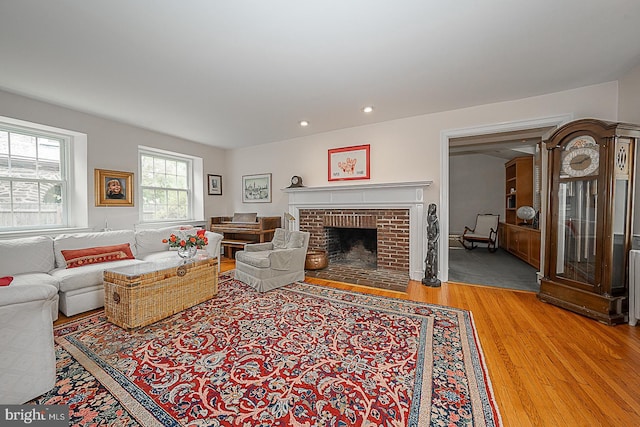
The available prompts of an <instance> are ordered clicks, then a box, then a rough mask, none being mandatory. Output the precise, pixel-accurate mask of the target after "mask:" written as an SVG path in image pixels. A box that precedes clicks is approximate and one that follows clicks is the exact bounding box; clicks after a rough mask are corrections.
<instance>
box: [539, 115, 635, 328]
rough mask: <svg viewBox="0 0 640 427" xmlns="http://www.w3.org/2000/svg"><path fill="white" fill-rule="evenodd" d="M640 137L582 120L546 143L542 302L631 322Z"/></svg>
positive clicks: (631, 130) (623, 127) (621, 127)
mask: <svg viewBox="0 0 640 427" xmlns="http://www.w3.org/2000/svg"><path fill="white" fill-rule="evenodd" d="M638 139H640V126H636V125H630V124H624V123H609V122H603V121H600V120H594V119H582V120H576V121H574V122H571V123H568V124H566V125H564V126H562V127H560V128H559V129H557V130H556V131H555V132H554V133H553V134H552V135H551V136H550V138H549V139H548V140H547V141H545V142H546V148H547V149H548V150H549V157H548V159H549V167H548V172H549V174H548V189H549V194H548V197H549V198H548V203H547V206H548V211H547V217H546V219H547V221H546V224H547V226H546V246H545V249H546V250H545V266H544V278H543V279H542V282H541V286H540V292H539V293H538V298H539V299H540V300H542V301H545V302H548V303H551V304H555V305H558V306H560V307H563V308H565V309H568V310H571V311H574V312H577V313H580V314H583V315H585V316H588V317H591V318H593V319H597V320H599V321H602V322H605V323H607V324H616V323H622V322H624V321H625V318H626V316H627V313H628V301H627V297H628V289H629V286H628V283H629V280H628V279H629V278H628V255H629V250H630V249H631V231H632V230H631V226H632V217H631V214H632V210H631V202H632V195H633V171H634V150H635V147H636V143H637V141H638Z"/></svg>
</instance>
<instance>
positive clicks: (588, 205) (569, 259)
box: [556, 135, 600, 285]
mask: <svg viewBox="0 0 640 427" xmlns="http://www.w3.org/2000/svg"><path fill="white" fill-rule="evenodd" d="M556 173H557V174H558V175H557V177H558V194H557V197H558V199H557V206H558V224H557V229H558V233H557V236H556V239H557V242H556V248H557V259H556V275H557V276H560V277H564V278H566V279H570V280H574V281H577V282H582V283H586V284H590V285H593V284H595V270H596V242H597V240H596V230H597V223H598V220H599V218H598V215H597V212H598V176H599V173H600V146H599V145H598V144H597V143H596V141H595V140H594V139H593V138H592V137H591V136H589V135H584V136H579V137H577V138H574V139H572V140H571V141H569V142H568V143H566V144H565V145H564V147H563V148H562V151H561V152H560V167H559V171H557V172H556Z"/></svg>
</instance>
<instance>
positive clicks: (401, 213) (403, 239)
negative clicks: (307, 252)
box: [299, 209, 409, 273]
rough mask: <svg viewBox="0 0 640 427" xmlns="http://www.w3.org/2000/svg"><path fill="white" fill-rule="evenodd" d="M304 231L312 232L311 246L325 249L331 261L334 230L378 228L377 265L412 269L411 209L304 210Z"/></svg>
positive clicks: (302, 220) (301, 227) (404, 270)
mask: <svg viewBox="0 0 640 427" xmlns="http://www.w3.org/2000/svg"><path fill="white" fill-rule="evenodd" d="M299 217H300V230H301V231H308V232H309V233H310V234H311V236H310V238H309V249H322V250H326V251H328V253H329V259H330V260H331V259H332V258H333V257H334V256H335V254H334V253H332V252H333V251H332V248H333V247H335V245H333V244H332V237H333V235H334V234H333V233H332V230H334V229H370V230H375V231H376V233H375V234H376V266H377V268H380V269H389V270H397V271H402V272H405V273H408V272H409V210H408V209H300V210H299Z"/></svg>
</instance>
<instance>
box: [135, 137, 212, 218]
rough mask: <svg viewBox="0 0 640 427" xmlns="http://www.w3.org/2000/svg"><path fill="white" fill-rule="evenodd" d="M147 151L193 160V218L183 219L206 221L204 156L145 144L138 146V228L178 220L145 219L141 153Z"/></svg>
mask: <svg viewBox="0 0 640 427" xmlns="http://www.w3.org/2000/svg"><path fill="white" fill-rule="evenodd" d="M144 152H147V153H150V154H157V155H160V156H168V157H178V158H182V159H185V160H190V161H191V167H192V170H191V177H190V179H191V189H192V193H193V194H192V201H191V216H192V218H190V219H187V220H185V221H183V222H184V223H185V224H193V223H194V222H195V221H198V222H201V221H204V178H203V177H204V162H203V160H202V158H200V157H196V156H191V155H189V154H184V153H178V152H175V151H168V150H162V149H160V148H154V147H148V146H144V145H139V146H138V179H137V180H136V186H137V189H136V190H137V191H136V194H137V195H138V196H137V199H138V200H137V203H138V206H140V208H139V209H138V215H139V216H138V220H139V224H137V225H136V228H145V227H144V225H151V224H156V225H162V224H169V225H174V224H176V223H178V222H176V221H171V222H167V221H166V220H158V221H144V218H143V217H144V215H143V210H142V190H141V189H142V164H141V161H140V160H141V158H140V157H141V154H142V153H144Z"/></svg>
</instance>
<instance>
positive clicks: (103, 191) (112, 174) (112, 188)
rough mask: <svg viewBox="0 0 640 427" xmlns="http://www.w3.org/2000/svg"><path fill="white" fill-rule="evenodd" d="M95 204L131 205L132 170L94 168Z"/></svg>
mask: <svg viewBox="0 0 640 427" xmlns="http://www.w3.org/2000/svg"><path fill="white" fill-rule="evenodd" d="M94 183H95V198H96V206H133V172H119V171H112V170H106V169H95V171H94Z"/></svg>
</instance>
